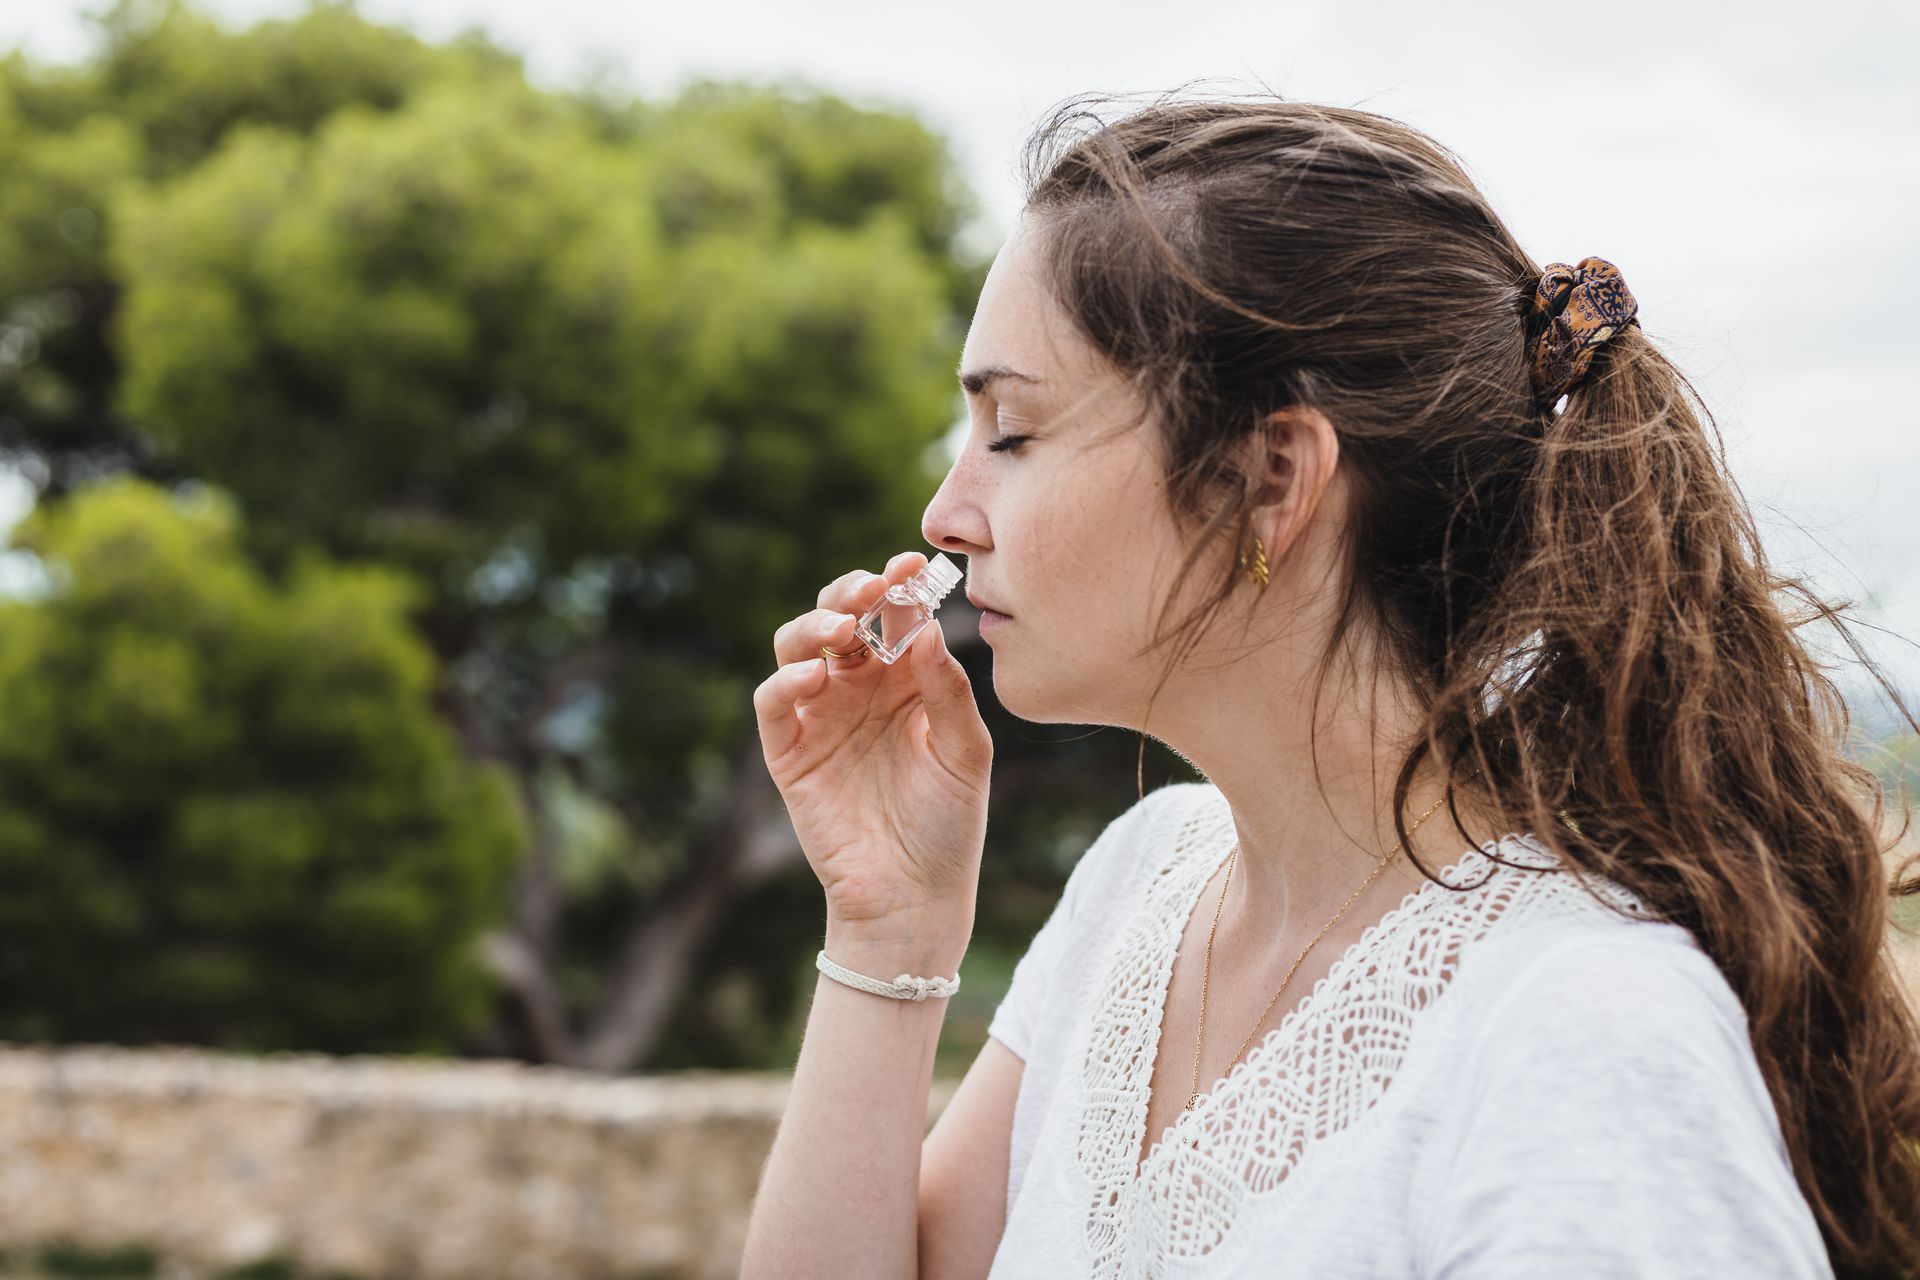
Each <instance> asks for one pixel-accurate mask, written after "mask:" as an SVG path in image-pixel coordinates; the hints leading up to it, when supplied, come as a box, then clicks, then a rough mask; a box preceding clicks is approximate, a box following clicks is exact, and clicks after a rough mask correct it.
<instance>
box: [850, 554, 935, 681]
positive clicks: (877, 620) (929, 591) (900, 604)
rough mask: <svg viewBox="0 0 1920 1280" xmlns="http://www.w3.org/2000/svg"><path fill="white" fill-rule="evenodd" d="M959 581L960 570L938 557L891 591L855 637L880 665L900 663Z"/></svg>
mask: <svg viewBox="0 0 1920 1280" xmlns="http://www.w3.org/2000/svg"><path fill="white" fill-rule="evenodd" d="M959 581H960V567H959V566H958V565H956V564H954V562H953V561H951V560H949V559H947V557H946V556H945V555H944V554H936V555H935V556H934V557H933V559H931V560H929V561H927V563H926V567H925V568H923V569H921V570H920V572H918V573H916V574H914V575H913V576H912V577H911V578H908V579H907V580H906V581H905V582H900V583H896V584H894V585H893V586H891V587H888V588H887V590H886V593H885V594H884V595H882V596H881V597H880V598H879V599H878V600H877V601H875V602H874V605H873V608H871V609H869V610H867V611H866V613H865V614H863V615H861V618H860V621H859V622H857V623H855V624H854V627H853V634H854V635H856V636H858V637H859V638H860V641H861V643H863V644H865V645H866V646H867V649H868V650H869V651H870V652H871V653H872V654H873V656H874V657H876V658H878V659H880V661H882V662H885V663H888V664H889V665H891V664H892V663H895V662H898V661H899V660H900V655H901V654H903V653H905V652H906V651H907V646H908V645H910V644H912V643H913V638H914V637H915V636H917V635H919V634H920V630H921V628H922V627H925V626H926V625H927V624H928V623H929V622H932V621H933V611H934V610H935V609H938V608H939V607H940V602H941V601H942V600H943V599H945V598H946V595H947V592H949V591H951V590H953V588H954V586H955V585H956V584H957V583H958V582H959Z"/></svg>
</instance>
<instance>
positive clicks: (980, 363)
mask: <svg viewBox="0 0 1920 1280" xmlns="http://www.w3.org/2000/svg"><path fill="white" fill-rule="evenodd" d="M1042 267H1043V260H1042V258H1041V256H1040V249H1039V247H1038V237H1037V236H1035V235H1034V233H1033V229H1032V227H1031V225H1030V224H1029V223H1028V222H1027V221H1026V220H1025V219H1022V220H1021V221H1020V222H1018V223H1016V224H1015V226H1014V231H1013V234H1012V235H1011V236H1009V237H1008V239H1007V242H1006V243H1005V244H1004V245H1002V246H1001V248H1000V252H999V253H998V254H997V255H996V256H995V257H994V260H993V266H992V267H991V268H990V269H989V270H988V272H987V279H986V283H985V284H984V285H982V286H981V289H980V300H979V302H978V303H977V304H976V305H975V307H974V312H973V323H972V324H971V325H969V326H968V329H967V340H966V344H965V346H964V347H962V349H961V353H960V374H961V376H962V378H963V379H965V378H966V377H967V375H969V374H975V373H980V374H986V373H990V372H999V373H1001V374H1003V375H1007V374H1018V375H1024V379H1023V378H1021V377H1015V376H1003V377H1001V378H998V379H994V380H993V383H992V389H993V390H994V391H995V392H998V391H1000V390H1002V389H1005V388H1008V387H1022V386H1028V385H1030V384H1031V383H1034V382H1037V383H1039V384H1041V385H1042V386H1046V385H1050V384H1071V385H1084V384H1085V383H1087V382H1088V381H1091V380H1094V379H1097V378H1098V376H1099V361H1098V360H1097V359H1096V358H1095V354H1094V351H1093V348H1092V347H1091V346H1090V345H1089V344H1088V343H1087V342H1086V340H1085V339H1084V338H1082V337H1081V336H1080V334H1079V332H1078V331H1077V330H1075V328H1074V327H1073V323H1072V321H1071V320H1069V318H1068V317H1067V313H1066V312H1065V311H1064V310H1063V309H1062V308H1061V307H1060V305H1059V304H1058V303H1057V302H1056V301H1055V300H1054V298H1053V295H1052V293H1051V291H1050V290H1049V289H1048V287H1047V284H1046V277H1045V275H1044V274H1043V271H1042ZM969 389H970V390H972V388H969ZM983 389H984V388H983Z"/></svg>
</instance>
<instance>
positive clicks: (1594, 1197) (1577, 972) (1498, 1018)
mask: <svg viewBox="0 0 1920 1280" xmlns="http://www.w3.org/2000/svg"><path fill="white" fill-rule="evenodd" d="M1476 960H1477V961H1497V962H1498V963H1497V964H1496V965H1494V966H1492V967H1483V968H1481V970H1480V972H1478V973H1477V974H1476V975H1475V978H1474V982H1473V983H1472V989H1473V991H1474V993H1475V994H1474V997H1473V1000H1472V1002H1471V1004H1470V1006H1469V1009H1470V1012H1471V1016H1470V1017H1469V1018H1468V1019H1467V1020H1466V1021H1467V1026H1468V1033H1469V1036H1470V1040H1469V1041H1468V1043H1469V1044H1470V1045H1471V1048H1470V1050H1469V1051H1468V1052H1467V1053H1466V1055H1465V1056H1464V1058H1463V1059H1461V1060H1459V1061H1458V1062H1457V1063H1455V1064H1454V1065H1455V1067H1456V1072H1455V1074H1453V1075H1451V1076H1450V1078H1451V1079H1452V1080H1454V1081H1456V1082H1457V1083H1456V1084H1455V1086H1454V1088H1455V1089H1457V1093H1455V1094H1454V1096H1453V1097H1452V1098H1450V1099H1449V1106H1448V1110H1447V1116H1446V1120H1445V1122H1444V1123H1445V1127H1446V1128H1447V1129H1448V1130H1449V1131H1450V1132H1449V1133H1448V1135H1447V1137H1446V1139H1445V1140H1443V1141H1441V1142H1439V1143H1438V1144H1437V1146H1438V1149H1439V1151H1440V1152H1442V1153H1444V1154H1443V1155H1442V1160H1443V1163H1444V1167H1445V1173H1444V1175H1443V1176H1442V1177H1441V1179H1440V1181H1441V1184H1442V1185H1445V1186H1447V1187H1448V1188H1449V1192H1448V1194H1447V1195H1446V1196H1445V1197H1443V1201H1444V1202H1443V1203H1442V1204H1439V1205H1436V1206H1435V1212H1434V1213H1433V1214H1432V1215H1431V1216H1430V1217H1429V1218H1427V1219H1426V1220H1425V1221H1424V1222H1423V1223H1422V1226H1421V1228H1420V1233H1421V1235H1422V1237H1423V1238H1424V1239H1425V1240H1427V1241H1428V1242H1430V1245H1431V1247H1432V1249H1433V1252H1434V1257H1435V1258H1436V1259H1438V1260H1439V1261H1438V1262H1437V1263H1436V1265H1435V1266H1434V1267H1433V1268H1432V1270H1433V1273H1434V1274H1436V1275H1441V1276H1453V1275H1456V1274H1462V1275H1464V1274H1471V1275H1475V1276H1480V1275H1509V1274H1510V1275H1539V1274H1549V1273H1552V1272H1553V1271H1554V1270H1556V1269H1558V1270H1561V1271H1563V1272H1564V1271H1566V1270H1567V1269H1568V1268H1567V1266H1566V1264H1567V1263H1568V1262H1569V1261H1571V1260H1573V1259H1582V1260H1583V1261H1584V1262H1585V1263H1588V1264H1591V1269H1592V1272H1593V1273H1596V1274H1597V1273H1599V1272H1601V1271H1604V1272H1605V1273H1606V1274H1621V1275H1628V1274H1631V1275H1645V1276H1669V1275H1673V1276H1677V1275H1682V1274H1685V1275H1751V1276H1781V1277H1784V1276H1796V1277H1798V1276H1829V1275H1831V1272H1830V1271H1829V1270H1828V1269H1827V1264H1826V1261H1825V1255H1824V1249H1823V1246H1822V1243H1821V1238H1820V1233H1819V1229H1818V1226H1817V1225H1816V1224H1815V1222H1814V1220H1813V1216H1812V1212H1811V1210H1810V1209H1809V1207H1808V1205H1807V1202H1806V1200H1805V1199H1804V1198H1803V1197H1802V1195H1801V1193H1800V1190H1799V1187H1798V1185H1797V1183H1796V1181H1795V1178H1794V1173H1793V1169H1792V1165H1791V1162H1790V1159H1789V1156H1788V1153H1787V1149H1786V1143H1785V1140H1784V1138H1783V1136H1782V1133H1781V1129H1780V1126H1779V1121H1778V1116H1777V1113H1776V1111H1775V1108H1774V1105H1773V1101H1772V1099H1771V1097H1770V1095H1769V1093H1768V1091H1767V1088H1766V1084H1765V1082H1764V1079H1763V1077H1762V1075H1761V1072H1760V1068H1759V1064H1758V1061H1757V1059H1756V1057H1755V1054H1754V1051H1753V1047H1752V1041H1751V1038H1750V1032H1749V1028H1748V1022H1747V1017H1746V1013H1745V1010H1744V1008H1743V1007H1742V1005H1741V1004H1740V1001H1739V999H1738V998H1737V997H1736V995H1735V993H1734V991H1733V989H1732V987H1731V986H1730V985H1729V983H1728V982H1727V980H1726V978H1725V977H1724V976H1723V975H1722V973H1721V971H1720V969H1719V967H1718V966H1717V965H1716V964H1715V963H1714V962H1713V960H1712V959H1711V958H1710V957H1709V956H1708V955H1707V954H1706V953H1705V952H1704V951H1702V950H1701V948H1700V947H1699V946H1698V944H1697V943H1696V942H1695V941H1694V939H1693V938H1692V936H1691V935H1690V934H1688V933H1687V932H1686V930H1684V929H1683V928H1681V927H1680V926H1678V925H1673V924H1669V923H1664V922H1657V921H1647V920H1640V921H1619V922H1615V923H1604V924H1582V925H1578V926H1576V927H1572V928H1552V927H1544V928H1537V929H1529V930H1526V931H1524V932H1523V933H1520V934H1517V935H1515V936H1513V937H1511V938H1508V939H1503V940H1502V941H1501V943H1500V944H1499V945H1497V946H1494V947H1489V948H1487V949H1486V950H1485V951H1483V952H1482V953H1481V954H1480V955H1479V956H1478V957H1476ZM1496 1223H1497V1224H1499V1225H1498V1226H1494V1225H1489V1224H1496Z"/></svg>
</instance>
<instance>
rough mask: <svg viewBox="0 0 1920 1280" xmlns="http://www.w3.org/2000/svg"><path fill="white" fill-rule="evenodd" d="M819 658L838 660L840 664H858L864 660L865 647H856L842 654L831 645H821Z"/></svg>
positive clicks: (865, 654)
mask: <svg viewBox="0 0 1920 1280" xmlns="http://www.w3.org/2000/svg"><path fill="white" fill-rule="evenodd" d="M820 656H821V657H823V658H838V659H840V660H841V661H842V662H859V661H861V660H863V659H864V658H866V656H867V647H866V646H865V645H864V644H863V645H858V646H856V647H854V648H852V649H849V650H848V651H847V652H845V653H842V652H840V651H839V650H838V649H836V648H834V647H833V646H832V645H826V644H823V645H821V646H820Z"/></svg>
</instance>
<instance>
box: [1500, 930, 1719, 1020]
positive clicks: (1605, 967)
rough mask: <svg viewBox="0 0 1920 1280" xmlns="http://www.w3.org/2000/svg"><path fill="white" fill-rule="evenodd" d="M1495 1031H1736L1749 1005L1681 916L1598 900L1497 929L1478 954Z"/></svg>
mask: <svg viewBox="0 0 1920 1280" xmlns="http://www.w3.org/2000/svg"><path fill="white" fill-rule="evenodd" d="M1475 961H1476V962H1477V963H1476V964H1475V966H1474V967H1475V968H1477V969H1480V970H1481V972H1479V973H1476V974H1475V975H1474V976H1475V978H1476V982H1475V984H1474V986H1475V988H1476V989H1477V992H1478V995H1479V998H1480V1000H1482V1001H1483V1002H1484V1009H1483V1013H1482V1016H1481V1022H1482V1023H1483V1025H1484V1026H1485V1028H1486V1029H1487V1031H1488V1032H1489V1033H1492V1034H1501V1033H1505V1034H1513V1033H1516V1032H1521V1031H1525V1030H1528V1029H1533V1030H1545V1029H1548V1028H1555V1027H1563V1028H1564V1029H1565V1030H1567V1031H1573V1030H1575V1029H1577V1028H1579V1027H1582V1026H1588V1025H1591V1024H1592V1023H1593V1021H1594V1020H1595V1019H1601V1020H1604V1019H1606V1018H1608V1017H1618V1018H1622V1019H1626V1020H1629V1021H1631V1023H1632V1024H1633V1025H1634V1026H1635V1027H1636V1028H1637V1029H1638V1030H1639V1032H1640V1035H1641V1037H1642V1038H1645V1037H1647V1036H1652V1035H1654V1034H1656V1033H1658V1034H1674V1033H1691V1032H1695V1031H1699V1030H1701V1029H1704V1028H1715V1029H1718V1030H1721V1031H1726V1032H1738V1034H1739V1036H1740V1039H1741V1041H1742V1042H1743V1043H1744V1042H1745V1036H1746V1030H1747V1022H1746V1012H1745V1010H1744V1009H1743V1007H1742V1006H1741V1004H1740V1000H1739V997H1738V996H1737V995H1735V993H1734V991H1733V988H1732V986H1731V984H1729V983H1728V982H1727V979H1726V975H1725V974H1723V973H1722V972H1721V970H1720V967H1719V966H1718V965H1717V964H1715V963H1714V961H1713V959H1712V957H1710V956H1708V955H1707V954H1706V952H1705V951H1703V950H1702V949H1701V947H1700V944H1699V943H1698V942H1697V941H1696V940H1695V939H1694V937H1693V935H1692V934H1691V933H1689V932H1688V931H1687V930H1686V929H1684V928H1682V927H1681V926H1679V925H1677V924H1670V923H1667V922H1664V921H1659V920H1651V919H1621V918H1618V917H1612V916H1608V915H1606V914H1604V908H1599V907H1596V908H1595V909H1594V910H1593V911H1591V912H1587V913H1583V914H1582V915H1581V916H1579V917H1576V918H1572V919H1569V918H1565V917H1560V918H1556V919H1554V920H1552V921H1550V922H1546V923H1542V924H1539V925H1536V926H1534V927H1532V928H1525V929H1519V930H1515V931H1513V932H1511V933H1506V934H1499V935H1496V936H1494V937H1492V938H1489V939H1488V946H1487V947H1486V948H1485V949H1484V951H1483V952H1482V953H1481V954H1480V955H1478V956H1476V957H1475Z"/></svg>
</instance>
